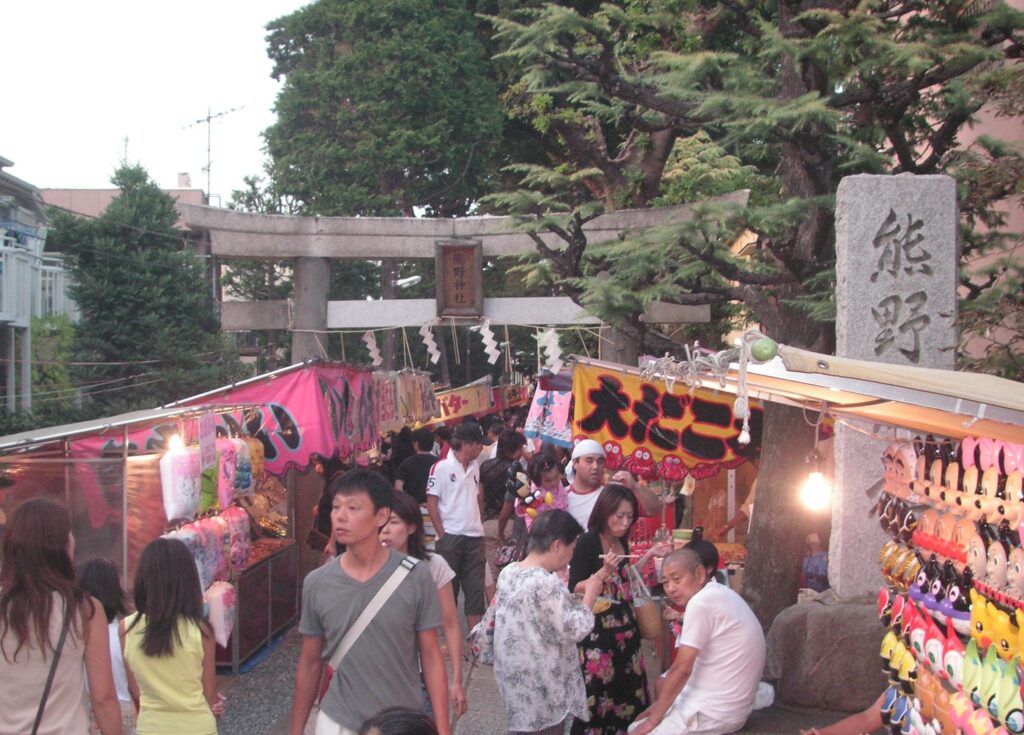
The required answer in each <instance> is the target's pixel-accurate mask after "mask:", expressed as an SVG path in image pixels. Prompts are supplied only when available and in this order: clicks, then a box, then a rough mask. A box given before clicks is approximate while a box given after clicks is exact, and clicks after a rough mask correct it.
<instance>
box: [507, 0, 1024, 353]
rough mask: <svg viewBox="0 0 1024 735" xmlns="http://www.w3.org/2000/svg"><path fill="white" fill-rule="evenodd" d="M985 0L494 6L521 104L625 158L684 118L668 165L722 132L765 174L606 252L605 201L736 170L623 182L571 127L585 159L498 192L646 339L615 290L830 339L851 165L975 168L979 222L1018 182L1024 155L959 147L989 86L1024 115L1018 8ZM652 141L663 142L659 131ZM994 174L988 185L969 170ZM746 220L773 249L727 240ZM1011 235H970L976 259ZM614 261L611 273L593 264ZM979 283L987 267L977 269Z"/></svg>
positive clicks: (966, 209) (810, 340) (742, 163)
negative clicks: (736, 205) (591, 235)
mask: <svg viewBox="0 0 1024 735" xmlns="http://www.w3.org/2000/svg"><path fill="white" fill-rule="evenodd" d="M975 5H976V4H974V3H946V2H924V1H921V2H917V1H911V0H907V1H904V2H900V1H898V0H892V1H885V2H882V1H879V2H862V3H855V2H841V1H839V0H828V1H823V2H813V3H808V2H801V3H797V2H776V3H763V2H755V1H745V0H740V1H736V2H711V1H710V0H708V1H696V0H631V1H628V2H619V3H615V4H611V3H607V4H604V5H602V6H601V8H600V9H599V10H597V11H595V12H592V13H582V12H577V11H575V10H573V9H572V8H567V7H564V6H562V5H552V4H548V5H544V6H543V7H541V8H535V9H531V10H529V11H525V12H523V13H522V14H520V16H518V17H517V18H515V19H513V18H507V17H506V18H494V19H492V20H493V23H494V25H495V27H496V29H497V31H498V37H499V39H500V40H501V41H502V42H503V43H504V44H505V51H504V52H503V55H504V57H505V58H510V59H514V60H515V61H516V62H517V63H518V64H519V67H520V69H521V77H520V80H519V82H518V85H519V87H518V89H517V94H519V95H520V96H521V97H523V98H525V100H526V101H525V103H524V104H522V105H520V106H519V107H518V108H516V109H529V110H530V111H531V113H530V114H532V117H533V119H535V120H536V121H537V124H547V123H548V121H553V120H555V119H559V120H561V119H569V120H571V121H572V122H573V123H574V124H577V125H579V126H582V127H588V128H589V129H590V130H591V134H590V135H589V136H585V138H586V141H587V142H588V143H590V144H595V143H596V144H600V146H602V150H603V151H604V153H606V154H607V155H608V156H610V157H612V158H614V157H615V156H616V155H621V154H622V153H623V152H624V151H625V150H626V149H627V148H628V145H629V144H630V142H631V141H632V140H635V139H637V138H638V136H640V137H642V136H641V134H642V133H643V132H644V131H645V130H646V131H649V135H654V134H655V133H656V132H658V131H659V130H662V131H664V130H668V129H671V131H672V134H673V135H674V136H675V138H674V140H673V143H672V146H671V152H670V153H668V154H666V157H665V161H666V164H667V162H668V161H669V160H671V159H672V158H673V156H680V155H685V154H686V151H685V150H683V151H680V148H679V143H682V144H683V145H684V146H686V147H689V146H690V145H691V142H692V141H693V140H694V137H693V136H701V135H707V136H710V139H711V141H713V142H714V143H715V144H716V145H719V146H721V148H722V151H723V153H724V154H725V155H724V156H723V160H726V159H728V157H730V156H731V157H732V159H733V160H734V161H735V163H736V164H738V166H739V168H740V169H741V170H743V171H749V172H750V174H749V177H747V178H748V181H747V185H749V186H750V187H751V188H752V189H753V196H752V199H751V206H750V207H748V208H746V209H743V210H740V211H735V209H733V210H729V209H727V208H721V207H709V208H704V209H703V210H702V211H701V215H702V216H701V217H699V218H698V219H697V220H695V221H694V222H693V223H692V224H690V225H689V226H686V227H682V228H676V229H672V230H662V231H659V232H653V233H652V232H648V233H645V234H644V235H642V236H641V237H640V238H637V239H636V240H633V241H629V242H621V243H615V244H612V245H609V246H608V247H607V248H605V249H603V250H601V249H594V250H590V249H589V248H587V243H586V241H585V237H583V235H582V231H581V230H580V229H579V226H580V225H581V223H582V222H585V221H587V220H588V219H589V218H592V217H594V216H597V214H599V213H600V212H601V211H603V209H605V208H607V207H609V206H617V205H619V204H620V203H630V204H643V203H646V202H653V201H658V202H663V201H666V200H665V199H664V197H665V196H666V195H668V196H680V197H682V198H694V197H697V196H706V195H708V194H714V193H718V192H719V191H721V187H720V186H718V184H719V183H720V182H718V181H715V180H713V179H709V178H708V176H707V169H706V168H705V167H697V168H691V169H689V170H688V171H685V172H683V175H682V176H678V177H674V178H673V180H666V179H665V178H664V176H663V175H659V177H658V179H657V187H656V188H657V196H652V195H650V194H652V192H648V189H647V188H646V187H647V181H648V180H647V179H646V178H645V176H644V175H643V173H644V171H645V169H643V167H640V168H638V169H636V170H635V172H634V173H632V174H631V175H628V176H626V179H627V180H628V181H630V182H633V187H632V188H630V187H628V186H627V187H625V188H619V189H616V188H615V186H614V180H615V177H611V176H610V175H609V172H608V170H607V166H606V165H605V163H604V162H599V161H597V159H595V158H593V157H588V156H586V155H582V156H581V155H579V151H580V148H579V147H574V146H572V145H571V139H570V138H569V137H568V136H563V137H564V139H565V140H566V141H567V143H569V145H568V150H570V151H571V152H572V159H573V160H572V161H571V162H569V161H566V160H561V161H554V162H553V164H554V166H556V167H555V168H547V169H543V170H542V169H541V168H540V167H537V166H531V167H529V168H528V169H526V170H525V171H523V172H522V173H523V174H524V176H523V177H522V182H521V184H522V185H521V187H520V189H519V190H518V191H515V192H510V193H506V194H503V195H501V196H499V197H496V198H495V199H493V200H492V201H493V203H494V204H495V205H496V206H498V207H500V208H503V209H506V210H508V211H514V212H519V213H521V214H523V215H525V216H528V217H529V218H531V223H530V224H529V225H528V227H530V228H531V229H538V230H541V231H543V230H545V229H547V230H552V231H556V232H560V233H561V234H563V239H564V240H565V242H566V243H567V244H566V246H565V247H564V248H562V251H561V252H559V253H551V252H546V251H544V250H543V249H540V248H539V249H540V250H541V255H542V256H543V257H545V258H547V259H548V260H550V261H551V262H552V263H553V264H554V266H555V270H556V272H557V274H558V276H559V277H560V278H561V279H563V280H566V281H568V282H570V283H571V284H572V288H573V289H575V290H576V291H577V293H578V294H579V296H580V299H581V300H582V301H585V302H587V303H588V304H589V305H591V306H594V307H595V308H600V305H601V304H608V305H609V309H607V310H605V311H602V312H601V313H602V315H603V316H606V317H608V318H610V319H613V320H618V321H619V322H620V324H623V325H624V326H625V327H626V328H627V331H629V330H630V328H632V329H631V331H632V333H633V334H634V335H635V336H636V337H637V338H638V339H644V338H645V336H646V335H645V334H644V333H643V332H642V330H639V329H637V328H636V327H635V325H633V324H630V320H629V319H628V318H627V316H624V314H623V310H622V309H621V306H622V304H621V301H620V300H619V299H617V298H616V296H618V295H622V296H623V297H624V298H626V300H627V301H629V297H626V296H625V295H626V294H632V295H633V298H632V303H631V304H628V306H631V307H636V308H639V306H640V305H641V304H642V302H643V301H644V300H646V299H649V298H650V297H652V296H653V295H654V294H655V293H657V294H659V298H666V300H674V301H676V302H678V303H712V304H727V303H738V304H743V306H744V307H745V308H746V309H747V310H749V314H750V316H751V317H752V318H753V320H754V321H757V322H759V323H761V324H762V325H764V326H765V328H766V329H767V330H768V331H769V332H771V333H772V334H773V335H774V336H776V337H777V338H779V339H780V340H782V341H784V342H787V343H790V344H797V345H801V346H807V347H812V348H816V349H821V350H825V351H828V350H829V349H830V347H831V346H832V343H833V330H832V326H831V324H830V323H829V320H828V317H829V315H830V313H831V311H832V307H831V304H830V299H831V298H832V296H831V294H832V287H831V281H830V279H829V276H828V274H829V273H830V272H831V270H832V268H833V263H834V244H833V232H832V201H833V199H832V197H833V196H834V192H835V189H836V186H837V185H838V182H839V180H840V179H841V178H842V177H843V176H845V175H848V174H854V173H901V172H910V173H916V174H930V173H951V174H953V175H955V176H958V179H959V180H960V181H961V182H962V184H964V186H963V187H962V201H961V211H962V212H963V214H964V218H965V222H977V223H981V224H992V223H996V224H998V222H997V221H996V220H994V219H993V215H992V211H991V204H992V202H993V201H996V200H999V199H1004V198H1006V197H1008V196H1014V195H1019V194H1020V191H1021V189H1020V187H1021V183H1020V182H1021V179H1020V177H1019V176H1014V175H1012V172H1013V171H1017V170H1019V166H1020V155H1021V154H1020V152H1019V151H1015V150H1012V149H1009V148H1006V147H1005V146H1004V147H1001V148H1000V147H998V146H993V145H987V146H986V145H984V144H983V143H980V144H978V145H975V146H972V147H971V148H970V149H964V148H963V147H962V146H960V145H959V143H958V133H960V132H961V131H962V130H963V128H964V126H966V125H967V124H968V123H969V122H970V121H971V120H972V118H973V116H974V115H975V113H977V111H978V110H979V109H980V108H981V106H982V104H983V103H984V102H985V101H986V100H987V99H989V98H993V99H997V100H1001V101H1002V103H1003V105H1004V108H1005V109H1006V110H1007V114H1019V104H1020V103H1019V89H1017V88H1016V87H1017V86H1019V82H1017V81H1016V79H1017V77H1019V73H1020V68H1019V64H1018V63H1017V62H1016V60H1017V59H1019V57H1020V54H1021V50H1022V39H1021V26H1022V15H1021V14H1020V13H1019V12H1016V11H1013V10H1012V9H1010V8H1008V7H1006V6H1004V5H1002V4H996V5H995V7H994V8H993V9H992V10H990V11H988V12H984V13H978V12H976V10H977V8H976V7H975ZM1001 62H1002V63H1001ZM1015 100H1016V102H1015ZM1015 105H1016V106H1015ZM624 120H625V121H629V127H628V131H629V132H628V133H624V131H623V129H622V124H623V123H622V121H624ZM552 124H553V123H552ZM659 126H662V127H659ZM664 126H669V127H664ZM608 130H613V131H619V132H618V133H617V135H612V134H609V132H607V131H608ZM666 134H667V133H666ZM698 140H699V139H698ZM611 143H616V145H615V146H614V147H613V146H612V145H610V144H611ZM644 147H645V148H646V149H649V150H653V149H655V148H657V145H656V143H655V142H654V139H653V138H651V139H650V140H648V141H647V142H646V143H645V145H644ZM730 165H731V164H730ZM748 167H752V169H751V168H748ZM631 170H632V169H631ZM972 171H973V172H974V175H973V177H972ZM573 177H575V180H574V181H573V186H572V188H571V190H569V189H567V188H566V186H565V182H567V181H568V180H570V179H572V178H573ZM981 180H984V181H985V182H986V185H985V187H984V190H982V189H981V188H979V187H978V186H976V185H975V186H972V181H973V182H974V183H975V184H977V183H978V182H979V181H981ZM608 190H615V191H617V192H621V193H620V194H618V195H617V196H608V195H607V194H606V193H604V192H607V191H608ZM588 194H589V197H588V196H587V195H588ZM659 197H660V198H659ZM745 229H749V230H750V231H752V232H753V233H754V234H756V235H757V249H756V250H755V251H753V252H751V253H748V254H747V255H746V256H745V257H743V258H738V257H736V256H735V254H734V253H733V252H732V250H731V249H730V248H731V246H732V245H733V243H734V242H735V240H736V238H737V237H738V235H739V234H740V233H742V232H743V231H744V230H745ZM997 241H998V238H997V237H995V236H992V235H988V236H980V235H975V236H972V237H966V238H965V239H964V248H963V249H964V255H965V259H968V260H969V259H971V258H972V257H976V256H978V255H980V254H981V253H982V252H983V251H985V250H986V249H988V248H991V247H992V246H993V245H994V244H995V243H996V242H997ZM637 252H644V253H645V254H646V255H647V257H645V258H643V259H637V258H636V257H635V254H636V253H637ZM637 260H643V261H647V262H646V263H637V262H635V261H637ZM599 272H605V273H609V274H611V275H612V276H613V278H612V279H610V280H611V281H613V282H614V283H615V285H614V286H609V285H608V283H607V282H605V281H601V280H598V279H595V278H594V276H595V275H596V274H597V273H599ZM963 281H964V282H965V284H966V283H967V282H972V283H973V281H971V279H970V278H969V276H968V275H967V274H965V276H964V279H963ZM975 285H977V284H976V283H975ZM982 285H984V284H982ZM972 295H975V294H973V293H972ZM617 307H618V308H617ZM625 311H627V312H628V309H626V310H625ZM809 317H815V318H809ZM822 317H824V319H822ZM656 346H657V345H656Z"/></svg>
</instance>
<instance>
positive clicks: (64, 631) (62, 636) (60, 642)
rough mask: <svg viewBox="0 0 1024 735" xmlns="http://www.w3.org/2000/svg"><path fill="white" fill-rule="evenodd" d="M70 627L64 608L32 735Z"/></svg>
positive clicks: (36, 727) (44, 704) (69, 617)
mask: <svg viewBox="0 0 1024 735" xmlns="http://www.w3.org/2000/svg"><path fill="white" fill-rule="evenodd" d="M69 627H71V614H70V612H69V611H68V609H67V605H66V604H65V607H64V625H63V626H62V627H61V629H60V638H58V639H57V647H56V648H55V649H53V660H52V661H50V673H49V674H47V676H46V686H44V687H43V696H42V699H40V700H39V709H38V710H37V711H36V721H35V722H34V723H32V735H36V732H38V730H39V723H41V722H42V721H43V710H45V709H46V700H47V699H49V697H50V687H51V686H53V677H54V676H55V675H56V674H57V662H58V661H60V652H61V651H63V650H64V641H65V640H66V639H67V637H68V628H69Z"/></svg>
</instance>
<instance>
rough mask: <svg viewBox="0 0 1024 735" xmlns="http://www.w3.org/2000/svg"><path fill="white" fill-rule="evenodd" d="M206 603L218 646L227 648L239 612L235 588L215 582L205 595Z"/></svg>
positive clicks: (224, 583)
mask: <svg viewBox="0 0 1024 735" xmlns="http://www.w3.org/2000/svg"><path fill="white" fill-rule="evenodd" d="M203 599H204V600H205V601H206V608H207V614H208V619H209V621H210V627H212V628H213V637H214V639H215V640H216V641H217V645H219V646H220V647H221V648H227V645H228V639H230V638H231V631H232V630H234V627H235V618H236V612H237V598H236V596H235V588H234V587H232V586H231V585H230V584H228V583H227V582H214V583H213V584H212V585H210V589H208V590H206V594H204V595H203Z"/></svg>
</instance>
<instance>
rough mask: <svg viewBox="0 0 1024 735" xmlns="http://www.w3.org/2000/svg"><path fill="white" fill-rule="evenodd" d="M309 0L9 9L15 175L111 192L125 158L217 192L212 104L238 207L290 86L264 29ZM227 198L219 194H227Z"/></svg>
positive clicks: (222, 163) (56, 3) (0, 123)
mask: <svg viewBox="0 0 1024 735" xmlns="http://www.w3.org/2000/svg"><path fill="white" fill-rule="evenodd" d="M308 1H309V0H205V1H200V0H176V2H174V3H152V2H140V1H139V0H97V1H96V2H91V3H87V2H80V1H76V0H21V1H20V2H19V1H18V0H14V1H13V2H9V3H7V4H6V5H5V7H4V10H3V11H2V13H0V28H2V29H3V39H2V40H0V69H2V70H3V83H2V84H0V89H2V96H3V105H2V106H3V114H2V115H0V156H3V157H5V158H8V159H10V160H12V161H14V163H15V165H14V166H13V167H11V168H8V169H6V171H7V172H8V173H10V174H13V175H14V176H17V177H18V178H20V179H22V180H24V181H27V182H29V183H30V184H33V185H35V186H37V187H39V188H58V189H67V188H82V189H105V188H111V184H110V176H111V174H112V173H113V171H114V170H115V169H116V168H117V165H118V163H119V162H120V161H121V160H122V158H123V157H124V150H125V143H124V138H125V136H128V160H129V161H131V162H133V163H140V164H141V165H142V166H144V167H145V168H146V169H147V171H148V172H149V175H150V177H151V178H152V179H153V180H154V181H156V183H157V184H158V185H160V186H161V187H163V188H176V187H177V184H178V172H188V173H189V174H191V177H192V186H193V188H200V189H203V190H205V189H206V174H205V173H204V172H203V171H202V169H203V167H204V166H205V165H206V133H207V128H206V124H205V123H203V124H200V125H195V126H193V127H188V126H189V125H191V124H192V123H194V121H195V120H197V119H199V118H202V117H205V116H206V114H207V107H210V108H212V112H213V113H214V114H216V113H217V112H220V111H224V110H228V109H230V108H233V107H242V108H243V109H241V110H239V111H237V112H232V113H231V114H229V115H225V116H224V117H222V118H219V119H216V120H214V121H213V128H212V159H213V166H212V181H211V189H212V192H213V194H214V195H217V194H220V195H221V198H222V203H223V204H227V201H228V199H229V198H230V196H231V191H232V189H238V188H241V187H242V178H243V177H244V176H247V175H250V174H262V171H263V160H264V155H263V151H262V148H263V140H262V138H261V136H260V133H261V132H262V131H263V130H264V129H265V128H266V127H267V126H269V125H270V124H271V123H272V122H273V120H274V116H273V111H272V109H273V104H274V99H275V97H276V95H277V91H278V88H279V84H278V82H276V81H274V80H273V79H272V78H271V77H270V71H271V62H270V59H268V58H267V54H266V42H265V40H264V37H265V36H266V30H265V28H264V26H265V25H266V24H267V23H268V22H270V21H271V20H274V19H276V18H279V17H281V16H282V15H286V14H288V13H290V12H292V11H294V10H296V9H298V8H300V7H302V6H303V5H305V4H307V2H308ZM212 203H214V204H216V203H217V200H216V198H214V200H213V202H212Z"/></svg>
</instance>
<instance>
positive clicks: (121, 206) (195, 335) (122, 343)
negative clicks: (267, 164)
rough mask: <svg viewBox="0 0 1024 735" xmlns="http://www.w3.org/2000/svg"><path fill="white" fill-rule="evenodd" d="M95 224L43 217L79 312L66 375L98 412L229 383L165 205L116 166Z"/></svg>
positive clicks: (228, 368)
mask: <svg viewBox="0 0 1024 735" xmlns="http://www.w3.org/2000/svg"><path fill="white" fill-rule="evenodd" d="M112 182H113V183H114V184H115V185H116V186H117V187H118V188H119V189H120V190H121V193H120V194H119V195H118V197H117V198H115V199H114V200H113V201H112V202H111V203H110V206H108V207H107V209H106V211H105V212H104V213H103V214H102V215H101V216H100V217H99V218H98V219H96V220H84V219H81V218H78V217H75V216H73V215H69V214H67V213H65V212H61V211H53V212H51V221H52V228H51V237H52V238H53V241H54V244H55V245H58V246H59V247H60V248H61V249H62V250H63V252H65V253H66V255H67V265H68V269H69V271H70V273H71V277H72V281H73V284H72V287H71V295H72V297H73V298H74V299H75V301H76V302H77V304H78V307H79V309H80V310H81V321H80V322H79V323H78V324H77V325H76V328H75V336H74V343H73V344H74V347H73V351H74V360H75V362H76V363H77V364H76V365H75V368H74V370H73V376H74V380H75V384H76V385H77V386H79V387H81V388H82V396H83V400H84V401H85V402H86V404H87V405H88V406H90V407H91V408H92V410H93V411H94V415H97V414H109V413H113V412H117V411H122V410H129V409H134V408H144V407H146V408H148V407H153V406H159V405H161V404H163V403H167V402H170V401H173V400H176V399H179V398H184V397H186V396H189V395H192V394H194V393H198V392H201V391H204V390H208V389H211V388H214V387H217V386H218V385H222V384H225V383H228V382H231V381H232V380H234V379H236V378H238V377H239V376H240V375H241V374H242V372H241V366H240V364H239V363H238V361H237V358H236V356H235V355H234V353H233V351H232V350H231V349H230V347H229V346H228V344H227V343H226V341H225V340H224V339H223V338H222V336H221V335H220V333H219V324H218V323H217V319H216V316H215V314H214V311H213V302H212V298H211V296H212V287H211V284H210V281H209V279H208V278H207V275H206V274H205V272H204V265H203V262H202V261H201V260H200V259H199V258H198V257H197V256H196V255H195V253H194V252H193V250H192V248H191V246H190V245H189V244H188V243H187V241H186V240H185V239H184V236H183V233H182V232H181V231H179V230H177V229H176V228H175V226H174V225H175V222H176V221H177V214H176V212H175V209H174V200H173V199H172V198H171V197H170V196H169V195H167V194H166V193H164V192H162V191H161V190H160V188H159V187H158V186H157V185H156V184H155V183H153V182H152V181H151V180H150V179H149V177H148V175H147V174H146V172H145V170H144V169H143V168H141V167H140V166H137V165H127V164H124V165H122V166H121V167H120V168H118V170H117V171H116V172H115V173H114V176H113V179H112Z"/></svg>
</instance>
